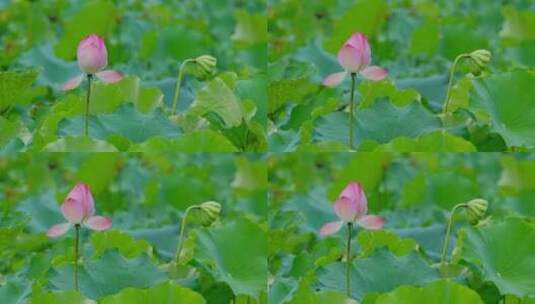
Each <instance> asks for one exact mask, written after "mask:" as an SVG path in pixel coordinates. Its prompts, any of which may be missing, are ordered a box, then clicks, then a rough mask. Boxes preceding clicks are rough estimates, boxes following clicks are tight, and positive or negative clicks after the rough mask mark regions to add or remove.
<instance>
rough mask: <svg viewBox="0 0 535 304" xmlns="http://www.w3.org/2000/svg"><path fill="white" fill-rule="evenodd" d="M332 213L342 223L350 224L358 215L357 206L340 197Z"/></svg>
mask: <svg viewBox="0 0 535 304" xmlns="http://www.w3.org/2000/svg"><path fill="white" fill-rule="evenodd" d="M334 212H335V213H336V215H337V216H338V217H339V218H340V219H341V220H342V221H344V222H346V223H351V222H353V221H355V219H356V218H357V216H358V215H359V213H358V209H357V205H356V204H354V203H353V202H352V201H351V200H350V199H348V198H346V197H341V198H339V199H337V200H336V202H335V203H334Z"/></svg>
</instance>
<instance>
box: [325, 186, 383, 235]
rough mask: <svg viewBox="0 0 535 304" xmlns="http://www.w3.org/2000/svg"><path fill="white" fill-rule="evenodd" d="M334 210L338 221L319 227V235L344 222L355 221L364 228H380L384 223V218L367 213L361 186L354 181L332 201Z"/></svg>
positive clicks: (340, 225)
mask: <svg viewBox="0 0 535 304" xmlns="http://www.w3.org/2000/svg"><path fill="white" fill-rule="evenodd" d="M334 212H335V213H336V215H337V216H338V218H340V221H336V222H330V223H327V224H325V225H323V227H321V229H320V235H321V236H325V235H329V234H333V233H336V232H337V231H338V230H340V228H342V226H343V225H344V224H347V223H356V224H358V225H360V226H361V227H363V228H365V229H370V230H375V229H380V228H381V227H383V225H384V222H385V221H384V219H383V218H382V217H380V216H377V215H367V213H368V200H367V199H366V194H365V193H364V190H363V189H362V186H361V185H360V184H359V183H356V182H350V183H349V184H348V185H347V186H346V187H345V189H344V190H343V191H342V193H341V194H340V195H339V196H338V199H336V202H335V203H334Z"/></svg>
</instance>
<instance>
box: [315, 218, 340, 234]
mask: <svg viewBox="0 0 535 304" xmlns="http://www.w3.org/2000/svg"><path fill="white" fill-rule="evenodd" d="M342 225H344V222H340V221H338V222H330V223H327V224H325V225H323V226H322V227H321V229H320V235H321V236H326V235H330V234H333V233H336V232H338V230H340V228H342Z"/></svg>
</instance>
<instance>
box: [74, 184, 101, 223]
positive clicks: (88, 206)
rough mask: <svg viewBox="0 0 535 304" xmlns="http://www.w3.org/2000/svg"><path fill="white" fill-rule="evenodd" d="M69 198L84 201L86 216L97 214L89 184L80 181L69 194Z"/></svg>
mask: <svg viewBox="0 0 535 304" xmlns="http://www.w3.org/2000/svg"><path fill="white" fill-rule="evenodd" d="M67 199H74V200H77V201H79V202H81V203H82V206H83V208H84V209H83V210H84V218H89V217H90V216H92V215H94V214H95V202H94V200H93V195H92V194H91V190H90V189H89V186H88V185H86V184H82V183H78V184H76V185H75V186H74V188H73V189H72V190H71V192H69V194H68V195H67Z"/></svg>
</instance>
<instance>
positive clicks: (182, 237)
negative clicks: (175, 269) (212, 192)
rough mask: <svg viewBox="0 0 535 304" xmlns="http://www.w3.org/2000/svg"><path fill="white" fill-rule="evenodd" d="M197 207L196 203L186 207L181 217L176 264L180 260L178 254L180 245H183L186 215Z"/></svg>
mask: <svg viewBox="0 0 535 304" xmlns="http://www.w3.org/2000/svg"><path fill="white" fill-rule="evenodd" d="M199 208H200V207H199V206H198V205H193V206H190V207H188V209H186V212H185V213H184V217H183V218H182V223H181V225H180V234H179V236H178V245H177V249H176V264H177V265H178V262H179V260H180V254H181V253H182V247H184V235H185V230H186V224H187V219H188V215H189V213H190V211H191V210H193V209H199Z"/></svg>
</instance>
